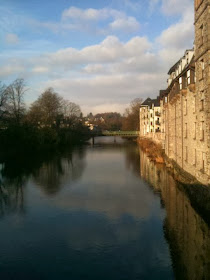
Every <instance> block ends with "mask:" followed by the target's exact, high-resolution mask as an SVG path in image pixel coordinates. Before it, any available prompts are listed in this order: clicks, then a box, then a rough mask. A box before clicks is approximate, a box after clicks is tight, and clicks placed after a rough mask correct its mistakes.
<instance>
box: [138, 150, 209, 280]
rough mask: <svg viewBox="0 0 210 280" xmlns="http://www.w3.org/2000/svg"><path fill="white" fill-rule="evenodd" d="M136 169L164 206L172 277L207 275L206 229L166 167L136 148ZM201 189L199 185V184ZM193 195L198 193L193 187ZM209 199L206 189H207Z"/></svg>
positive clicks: (207, 233) (200, 277) (207, 246)
mask: <svg viewBox="0 0 210 280" xmlns="http://www.w3.org/2000/svg"><path fill="white" fill-rule="evenodd" d="M140 173H141V177H142V178H144V179H145V180H146V181H147V182H149V184H151V185H152V187H153V189H154V191H155V192H157V193H160V196H161V199H162V202H163V204H164V206H165V209H166V213H167V215H166V219H165V224H164V228H165V235H166V238H167V240H168V242H169V245H170V250H171V256H172V260H173V266H174V272H175V275H176V279H189V280H194V279H195V280H198V279H210V229H209V226H208V224H207V223H206V222H205V221H204V219H203V218H202V217H201V216H200V215H199V214H198V213H196V211H195V210H194V208H193V207H192V206H191V201H190V200H189V198H188V197H187V196H186V194H185V193H184V192H183V188H184V187H181V186H178V184H177V183H176V182H175V181H174V179H173V178H172V176H171V175H169V174H168V173H167V170H166V169H165V168H164V167H162V166H160V165H155V164H154V163H153V162H150V160H149V158H148V157H147V156H146V155H145V154H144V153H143V152H142V151H140ZM190 188H192V186H191V187H190ZM201 192H202V187H201ZM196 196H199V189H197V193H196ZM208 197H209V200H210V190H209V191H208Z"/></svg>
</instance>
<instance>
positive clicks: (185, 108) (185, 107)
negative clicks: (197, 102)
mask: <svg viewBox="0 0 210 280" xmlns="http://www.w3.org/2000/svg"><path fill="white" fill-rule="evenodd" d="M184 114H185V115H187V99H185V101H184Z"/></svg>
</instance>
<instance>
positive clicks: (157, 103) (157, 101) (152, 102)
mask: <svg viewBox="0 0 210 280" xmlns="http://www.w3.org/2000/svg"><path fill="white" fill-rule="evenodd" d="M152 105H154V107H160V97H159V96H158V97H157V98H156V99H151V98H149V97H148V98H147V99H146V100H145V101H144V102H143V103H142V104H141V106H148V107H149V108H152Z"/></svg>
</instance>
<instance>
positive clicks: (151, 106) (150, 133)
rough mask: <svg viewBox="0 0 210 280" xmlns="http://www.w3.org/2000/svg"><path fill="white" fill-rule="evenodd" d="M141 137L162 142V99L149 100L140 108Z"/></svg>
mask: <svg viewBox="0 0 210 280" xmlns="http://www.w3.org/2000/svg"><path fill="white" fill-rule="evenodd" d="M140 137H148V138H152V139H154V140H155V141H157V142H160V141H161V113H160V98H159V97H157V99H150V98H147V99H146V100H145V101H144V102H143V103H142V104H141V106H140Z"/></svg>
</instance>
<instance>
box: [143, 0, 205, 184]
mask: <svg viewBox="0 0 210 280" xmlns="http://www.w3.org/2000/svg"><path fill="white" fill-rule="evenodd" d="M209 65H210V0H196V1H195V43H194V49H190V50H186V52H185V54H184V56H183V57H182V58H181V59H180V60H179V61H178V62H177V63H175V64H174V65H173V66H172V67H171V69H170V70H169V72H168V75H169V77H168V87H167V89H166V90H161V91H160V114H161V128H160V130H161V140H162V145H163V148H164V149H165V154H166V155H167V156H168V158H169V159H171V160H172V161H174V162H176V163H177V164H178V165H179V166H180V167H181V168H182V169H184V170H185V171H186V172H188V173H190V174H191V175H193V176H194V177H195V178H197V180H198V181H200V182H201V183H203V184H210V67H209ZM140 118H141V112H140ZM141 125H142V119H141ZM141 129H142V128H141ZM141 135H142V133H141V134H140V136H141ZM154 140H155V139H154Z"/></svg>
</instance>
